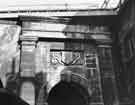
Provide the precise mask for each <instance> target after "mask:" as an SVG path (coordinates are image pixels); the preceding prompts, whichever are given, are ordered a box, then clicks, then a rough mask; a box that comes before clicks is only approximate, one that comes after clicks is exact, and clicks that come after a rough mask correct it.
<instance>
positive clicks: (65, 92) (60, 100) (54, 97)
mask: <svg viewBox="0 0 135 105" xmlns="http://www.w3.org/2000/svg"><path fill="white" fill-rule="evenodd" d="M88 97H89V95H88V92H87V91H86V89H85V88H83V87H82V86H80V85H79V84H76V83H74V82H64V81H62V82H60V83H58V84H57V85H56V86H55V87H53V88H52V89H51V91H50V93H49V95H48V99H47V102H48V104H49V105H87V104H88Z"/></svg>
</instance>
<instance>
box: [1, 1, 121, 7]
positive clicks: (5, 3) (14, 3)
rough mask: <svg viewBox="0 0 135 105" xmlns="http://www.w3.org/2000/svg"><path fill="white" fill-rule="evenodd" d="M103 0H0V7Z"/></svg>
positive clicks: (94, 3) (90, 2)
mask: <svg viewBox="0 0 135 105" xmlns="http://www.w3.org/2000/svg"><path fill="white" fill-rule="evenodd" d="M103 1H104V0H0V8H7V7H18V6H19V7H20V6H30V5H34V6H35V5H44V4H53V5H54V4H65V3H67V4H79V3H84V4H85V3H86V4H89V5H97V4H98V5H101V4H102V3H103ZM118 1H119V0H110V4H111V5H115V4H117V3H118Z"/></svg>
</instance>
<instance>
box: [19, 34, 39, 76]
mask: <svg viewBox="0 0 135 105" xmlns="http://www.w3.org/2000/svg"><path fill="white" fill-rule="evenodd" d="M20 40H21V55H20V76H21V77H34V76H35V70H36V63H35V53H36V49H35V48H36V41H37V37H30V36H22V37H20Z"/></svg>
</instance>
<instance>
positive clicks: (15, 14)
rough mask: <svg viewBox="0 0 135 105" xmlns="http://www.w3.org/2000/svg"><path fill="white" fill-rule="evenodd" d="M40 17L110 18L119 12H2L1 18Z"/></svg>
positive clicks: (103, 10) (100, 10)
mask: <svg viewBox="0 0 135 105" xmlns="http://www.w3.org/2000/svg"><path fill="white" fill-rule="evenodd" d="M20 15H21V16H39V17H50V16H59V17H63V16H64V17H73V16H110V15H117V11H115V10H112V9H109V10H108V9H91V10H40V11H37V10H31V11H28V10H24V11H22V10H21V11H0V18H17V17H19V16H20Z"/></svg>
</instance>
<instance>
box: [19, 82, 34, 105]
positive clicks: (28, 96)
mask: <svg viewBox="0 0 135 105" xmlns="http://www.w3.org/2000/svg"><path fill="white" fill-rule="evenodd" d="M20 96H21V98H22V99H23V100H25V101H26V102H28V103H29V104H30V105H34V104H35V87H34V85H33V83H32V82H29V81H27V82H24V83H23V84H22V86H21V91H20Z"/></svg>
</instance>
